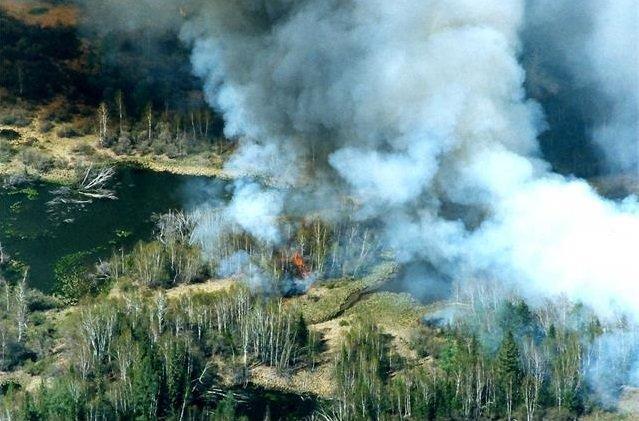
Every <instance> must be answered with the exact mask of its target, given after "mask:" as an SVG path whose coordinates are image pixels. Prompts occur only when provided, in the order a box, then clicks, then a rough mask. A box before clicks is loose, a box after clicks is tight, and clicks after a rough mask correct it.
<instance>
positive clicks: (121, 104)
mask: <svg viewBox="0 0 639 421" xmlns="http://www.w3.org/2000/svg"><path fill="white" fill-rule="evenodd" d="M95 129H96V131H95V134H96V135H97V136H98V138H99V141H100V145H101V146H103V147H108V148H111V149H113V150H114V151H115V152H116V153H118V154H131V153H134V152H137V153H141V154H155V155H162V154H166V155H167V156H168V157H170V158H176V157H179V156H185V155H190V154H194V153H199V152H205V151H210V150H211V148H212V146H216V147H217V152H218V153H222V152H224V151H225V150H226V149H228V148H229V147H230V146H232V144H231V143H230V142H229V141H226V140H224V139H221V138H220V136H221V130H222V122H221V120H220V119H219V117H217V116H216V115H215V114H214V113H213V112H211V111H210V109H209V108H208V106H207V105H206V104H205V103H204V101H202V100H201V99H200V100H199V101H195V102H194V103H192V104H191V105H190V106H188V107H187V108H185V109H175V108H170V107H169V104H168V103H165V104H164V107H163V108H161V109H156V108H154V105H153V102H148V103H147V104H146V105H145V106H144V108H143V109H141V110H135V111H134V112H133V113H131V114H128V113H127V108H126V102H125V95H124V94H123V93H122V91H121V90H118V91H117V92H116V93H115V96H114V98H113V100H112V101H104V102H102V103H100V105H99V106H98V107H97V111H96V124H95Z"/></svg>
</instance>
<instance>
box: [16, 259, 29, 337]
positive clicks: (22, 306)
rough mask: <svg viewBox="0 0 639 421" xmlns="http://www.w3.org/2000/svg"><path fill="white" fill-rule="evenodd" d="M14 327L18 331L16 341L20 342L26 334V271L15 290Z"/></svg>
mask: <svg viewBox="0 0 639 421" xmlns="http://www.w3.org/2000/svg"><path fill="white" fill-rule="evenodd" d="M15 300H16V327H17V331H18V342H22V341H23V340H24V338H25V336H26V334H27V318H28V305H27V271H25V272H24V276H23V277H22V281H20V283H19V284H18V287H17V290H16V296H15Z"/></svg>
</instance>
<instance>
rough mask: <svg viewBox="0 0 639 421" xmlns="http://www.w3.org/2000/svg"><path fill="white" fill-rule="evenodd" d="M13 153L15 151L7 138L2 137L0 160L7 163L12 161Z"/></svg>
mask: <svg viewBox="0 0 639 421" xmlns="http://www.w3.org/2000/svg"><path fill="white" fill-rule="evenodd" d="M13 154H14V151H13V148H12V147H11V144H10V143H9V142H7V141H6V140H2V139H0V162H2V163H5V162H9V161H11V158H13Z"/></svg>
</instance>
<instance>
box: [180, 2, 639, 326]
mask: <svg viewBox="0 0 639 421" xmlns="http://www.w3.org/2000/svg"><path fill="white" fill-rule="evenodd" d="M542 3H544V2H540V3H539V4H542ZM546 3H547V2H546ZM591 3H592V2H590V3H588V2H587V4H586V3H584V6H583V7H584V8H586V7H591V6H593V4H594V3H593V4H591ZM631 3H632V4H631ZM524 6H525V4H524V2H523V1H521V0H520V1H508V2H503V1H497V0H483V1H476V0H456V1H450V0H448V1H443V0H430V1H417V0H397V1H393V2H388V1H382V0H368V1H356V0H353V1H337V0H324V1H312V0H306V1H297V2H291V1H284V0H281V1H269V2H266V1H257V0H256V1H248V0H247V1H240V2H224V1H211V2H208V3H206V4H203V5H202V9H201V11H200V12H199V13H196V14H195V15H194V17H193V19H191V20H190V21H189V22H188V23H187V24H186V25H185V27H184V28H183V31H182V36H183V38H184V39H185V40H186V41H187V42H190V43H191V44H192V45H193V65H194V69H195V71H196V73H197V74H198V75H199V76H201V77H202V78H203V79H204V81H205V86H206V92H207V96H208V99H209V101H210V103H211V104H212V105H213V106H214V107H215V108H216V109H217V110H219V111H220V112H222V113H223V115H224V117H225V121H226V134H227V135H228V136H232V137H239V138H241V139H242V141H241V143H240V147H239V150H238V152H237V154H236V155H235V156H234V157H233V158H232V159H231V163H230V164H229V168H230V169H231V170H233V171H234V172H236V173H238V174H248V175H252V176H256V177H258V178H259V179H265V180H271V182H270V185H276V186H279V187H263V185H260V184H257V183H252V184H248V185H246V186H244V187H242V188H239V189H238V194H236V195H235V197H234V198H233V200H232V202H231V204H230V206H229V207H228V208H227V210H226V212H227V213H228V215H229V217H230V218H235V222H236V223H239V224H241V225H242V226H243V227H244V228H245V229H246V230H247V231H249V232H250V233H252V234H254V235H256V236H258V237H260V238H263V239H267V240H269V241H277V240H278V239H279V236H281V235H282V233H280V232H278V230H277V224H276V221H277V215H278V214H279V213H286V212H289V211H290V210H291V208H293V207H295V209H296V210H297V211H305V212H321V211H322V210H324V209H326V207H327V202H326V201H325V200H324V199H325V198H326V197H327V194H326V193H327V192H331V193H333V194H335V195H340V194H342V195H351V196H354V197H355V198H356V199H357V200H358V203H359V204H360V207H359V210H358V212H357V217H358V218H360V219H365V220H375V221H378V222H381V225H382V227H383V228H382V231H383V236H384V238H385V239H386V246H387V247H388V248H389V249H391V250H393V251H394V252H395V254H396V256H397V258H398V259H399V260H400V261H404V262H415V261H427V262H429V263H431V264H432V265H433V266H434V267H435V268H436V269H437V270H438V271H439V272H440V273H442V274H446V275H448V276H453V277H455V276H467V275H482V276H491V277H495V278H497V279H501V280H502V281H503V282H508V283H515V284H518V285H519V286H520V287H521V288H520V289H521V290H523V291H525V292H526V294H527V295H528V296H530V297H533V296H538V295H540V294H541V295H550V296H554V295H561V294H565V295H567V296H569V297H571V298H572V299H574V300H579V301H582V302H584V303H585V304H588V305H590V306H592V307H593V308H595V309H596V310H597V311H598V312H599V314H600V315H601V316H603V317H608V316H610V315H612V314H614V313H615V312H617V311H625V312H628V313H630V314H631V315H632V316H633V317H635V318H637V319H639V304H637V302H636V301H635V300H633V298H634V297H637V296H638V294H639V283H638V281H639V266H638V265H637V263H636V259H635V254H636V250H637V249H638V246H639V206H638V205H637V202H636V201H635V200H634V199H632V198H629V199H627V200H626V201H625V202H624V203H615V202H611V201H608V200H604V199H602V198H601V197H599V196H598V195H597V194H596V193H595V192H594V191H593V190H592V189H591V188H590V187H589V186H588V185H587V184H586V183H585V182H583V181H579V180H571V179H566V178H564V177H561V176H559V175H556V174H552V173H551V172H550V171H549V169H548V168H549V165H548V164H547V163H545V162H543V160H542V159H541V157H540V155H539V152H538V143H537V140H536V139H537V136H538V135H539V133H540V132H541V131H542V130H543V129H544V127H545V123H544V121H543V115H542V111H541V108H540V107H539V106H538V105H537V104H536V103H535V102H533V101H531V100H528V99H527V98H526V96H525V92H524V89H523V84H524V80H525V73H524V71H523V69H522V67H521V65H520V64H519V63H518V56H519V54H520V53H521V51H520V48H521V46H520V40H519V36H518V34H519V32H520V30H521V29H522V23H523V20H524V11H525V7H524ZM572 6H574V8H576V9H580V6H578V5H575V4H574V3H573V4H572ZM633 6H634V2H628V1H622V2H612V1H610V2H598V9H597V10H598V11H600V12H601V9H600V8H604V9H605V10H604V12H605V13H604V12H602V13H598V14H597V19H598V22H599V20H600V21H601V22H600V23H598V24H597V25H596V27H595V30H594V31H592V32H591V33H589V35H588V38H587V39H584V40H583V45H584V47H583V48H587V49H590V50H591V51H592V54H593V57H591V58H590V61H591V62H592V64H593V65H592V69H591V70H592V71H589V72H588V75H590V76H591V77H592V78H594V79H597V81H601V82H602V89H604V90H605V92H606V93H609V94H610V95H611V96H612V97H614V98H617V97H619V95H617V96H616V97H615V95H614V94H615V92H617V93H619V94H624V91H628V90H630V91H632V93H631V94H628V95H626V96H625V97H628V96H630V97H632V98H630V99H629V101H630V103H632V101H634V100H635V99H636V89H634V88H635V87H636V86H635V85H633V84H634V83H635V82H636V78H633V77H632V75H631V74H627V73H626V72H633V71H634V67H633V63H631V62H629V58H630V56H628V55H627V54H630V53H627V54H626V50H628V51H632V48H631V47H632V45H630V44H628V45H626V46H625V47H624V45H625V44H623V45H621V44H618V42H631V41H625V40H623V39H622V40H621V41H619V40H618V38H620V37H618V36H617V35H618V33H619V31H621V32H623V31H626V30H627V29H628V28H626V26H625V25H626V23H627V22H626V21H627V19H626V17H625V16H618V15H619V13H622V14H623V12H624V11H629V12H630V11H631V10H632V7H633ZM539 7H541V6H539ZM593 7H594V6H593ZM540 10H542V9H540V8H536V9H535V12H536V13H540ZM548 10H553V8H551V7H550V6H549V9H548ZM555 10H556V9H555ZM590 10H591V9H588V11H590ZM593 10H594V9H593ZM531 13H532V12H531ZM546 16H547V15H546ZM609 21H612V22H613V25H612V26H611V25H609V24H608V23H607V22H609ZM617 24H619V25H617ZM611 31H612V32H611ZM584 36H585V35H584ZM600 53H601V54H600ZM611 61H612V62H614V63H616V64H615V65H616V66H618V67H619V68H620V70H619V72H611V71H610V68H605V67H603V66H604V64H605V65H612V64H611ZM604 82H605V83H604ZM614 103H615V104H617V105H615V106H620V107H623V104H624V103H625V102H624V101H615V102H614ZM618 104H621V105H618ZM631 105H632V104H631ZM623 109H624V110H626V109H628V110H630V109H632V107H630V108H623ZM611 115H614V116H618V117H619V118H623V119H624V121H626V122H630V123H632V124H635V123H636V115H634V114H632V115H629V116H628V115H626V114H624V112H623V111H619V112H613V113H612V114H611ZM622 123H623V122H621V123H619V124H618V122H617V121H616V120H615V119H611V120H609V121H608V123H607V125H606V126H600V127H599V129H597V130H596V131H595V132H596V133H600V136H599V137H598V138H599V139H601V142H602V144H603V143H606V142H607V143H606V145H607V146H606V150H608V151H613V150H614V149H618V150H621V151H623V153H622V154H621V155H623V156H624V157H626V156H629V155H631V154H629V153H628V148H630V147H631V146H635V145H636V143H635V140H633V139H631V138H629V137H624V136H622V137H621V138H619V137H618V136H617V135H615V139H620V140H614V141H612V140H609V139H608V138H609V136H608V134H605V133H604V132H610V133H613V132H614V133H616V132H618V130H622V131H630V132H632V131H633V130H634V128H633V127H630V128H627V127H626V128H624V127H625V126H624V124H622ZM626 129H627V130H626ZM614 133H613V134H614ZM629 139H630V140H629ZM610 154H611V155H610V156H613V155H614V152H610ZM613 158H614V157H613ZM624 165H625V164H624ZM273 180H275V181H273ZM327 186H330V187H327ZM293 197H295V198H297V200H296V201H295V205H292V204H291V203H292V202H291V201H290V200H288V199H289V198H293ZM300 198H301V199H300ZM451 207H453V208H457V209H461V211H460V212H458V213H457V214H455V215H452V216H451V215H449V214H447V211H446V209H449V208H451ZM420 281H421V280H420V279H419V278H416V279H415V280H414V282H420Z"/></svg>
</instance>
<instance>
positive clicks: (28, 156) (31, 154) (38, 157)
mask: <svg viewBox="0 0 639 421" xmlns="http://www.w3.org/2000/svg"><path fill="white" fill-rule="evenodd" d="M20 159H21V160H22V162H23V163H24V165H26V166H29V167H32V168H34V169H35V170H36V171H38V172H47V171H49V170H51V169H53V167H54V165H55V160H54V159H53V158H52V157H50V156H49V155H47V154H45V153H43V152H40V151H38V150H37V149H34V148H29V149H25V150H24V151H22V152H21V153H20Z"/></svg>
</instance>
